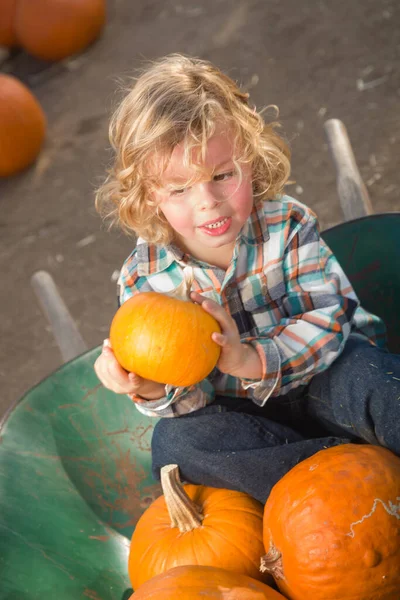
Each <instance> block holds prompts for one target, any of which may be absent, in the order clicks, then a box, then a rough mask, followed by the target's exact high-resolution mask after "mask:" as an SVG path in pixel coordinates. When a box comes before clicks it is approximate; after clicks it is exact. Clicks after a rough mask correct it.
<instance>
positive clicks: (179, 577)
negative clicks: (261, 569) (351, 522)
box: [129, 565, 311, 600]
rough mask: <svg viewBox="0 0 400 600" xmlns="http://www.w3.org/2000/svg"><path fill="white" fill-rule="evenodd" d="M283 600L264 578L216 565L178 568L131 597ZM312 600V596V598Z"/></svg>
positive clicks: (142, 599) (143, 599)
mask: <svg viewBox="0 0 400 600" xmlns="http://www.w3.org/2000/svg"><path fill="white" fill-rule="evenodd" d="M206 599H207V600H213V599H214V600H284V598H283V596H282V595H281V594H279V592H276V591H275V590H273V589H272V588H270V587H268V586H267V585H265V584H264V583H261V581H257V580H255V579H253V578H252V577H247V576H246V575H241V574H240V573H233V572H232V571H227V570H225V569H218V568H215V567H201V566H193V565H191V566H185V567H175V568H174V569H170V570H169V571H167V572H166V573H163V574H161V575H157V577H153V579H151V580H150V581H147V582H146V583H144V584H143V585H142V586H141V587H140V588H139V590H138V591H137V592H135V593H134V594H132V596H131V597H130V599H129V600H206ZM310 600H311V599H310Z"/></svg>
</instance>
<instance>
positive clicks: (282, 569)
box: [261, 444, 400, 600]
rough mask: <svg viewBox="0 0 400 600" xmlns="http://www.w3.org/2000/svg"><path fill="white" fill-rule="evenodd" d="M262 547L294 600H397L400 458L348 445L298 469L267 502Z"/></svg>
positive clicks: (267, 563)
mask: <svg viewBox="0 0 400 600" xmlns="http://www.w3.org/2000/svg"><path fill="white" fill-rule="evenodd" d="M264 545H265V549H266V550H267V551H268V552H267V554H266V555H265V556H264V557H263V559H262V567H261V568H262V569H264V570H266V571H268V572H270V573H271V574H272V575H273V576H274V577H275V580H276V582H277V584H278V586H279V589H280V590H281V592H282V593H283V594H284V595H285V596H287V597H288V598H289V599H290V600H310V599H312V600H339V599H340V600H398V599H399V598H400V458H398V457H396V456H395V455H394V454H393V453H391V452H390V451H389V450H386V449H385V448H380V447H378V446H369V445H355V444H344V445H342V446H335V447H334V448H329V449H326V450H321V451H320V452H318V453H317V454H315V455H314V456H312V457H311V458H308V459H307V460H304V461H303V462H301V463H299V464H298V465H297V466H296V467H294V468H293V469H292V470H291V471H289V473H287V474H286V475H285V476H284V477H283V478H282V479H281V480H280V481H279V482H278V483H277V484H276V485H275V486H274V488H273V489H272V492H271V494H270V496H269V498H268V500H267V502H266V505H265V512H264Z"/></svg>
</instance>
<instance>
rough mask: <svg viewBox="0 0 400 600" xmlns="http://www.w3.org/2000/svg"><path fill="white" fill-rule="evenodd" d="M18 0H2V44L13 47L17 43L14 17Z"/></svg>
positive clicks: (0, 43)
mask: <svg viewBox="0 0 400 600" xmlns="http://www.w3.org/2000/svg"><path fill="white" fill-rule="evenodd" d="M16 5H17V0H0V46H6V47H7V48H13V47H14V46H16V45H17V37H16V35H15V27H14V18H15V7H16Z"/></svg>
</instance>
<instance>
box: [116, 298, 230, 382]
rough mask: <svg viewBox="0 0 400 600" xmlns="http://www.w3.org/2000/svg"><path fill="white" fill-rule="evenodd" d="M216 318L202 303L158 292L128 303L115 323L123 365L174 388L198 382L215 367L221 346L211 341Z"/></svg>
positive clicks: (118, 348) (118, 312) (217, 328)
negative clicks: (207, 311) (200, 304)
mask: <svg viewBox="0 0 400 600" xmlns="http://www.w3.org/2000/svg"><path fill="white" fill-rule="evenodd" d="M215 331H217V332H220V331H221V329H220V326H219V324H218V323H217V321H216V320H215V319H214V317H212V316H211V315H209V314H208V313H206V312H205V310H204V309H203V308H201V306H199V305H198V304H194V303H193V302H190V301H185V300H178V299H177V298H171V297H169V296H165V295H164V294H158V293H156V292H140V293H139V294H136V295H135V296H133V297H132V298H129V299H128V300H127V301H126V302H124V303H123V304H122V305H121V306H120V308H119V309H118V311H117V312H116V314H115V316H114V319H113V320H112V323H111V329H110V341H111V346H112V349H113V351H114V354H115V356H116V358H117V360H118V362H119V363H120V365H121V366H122V367H123V368H124V369H126V370H127V371H130V372H133V373H136V374H137V375H140V376H141V377H144V378H145V379H150V380H152V381H157V382H158V383H169V384H171V385H176V386H189V385H193V384H195V383H198V382H199V381H201V380H202V379H204V378H205V377H207V375H208V374H209V373H210V372H211V371H212V369H213V368H214V367H215V365H216V363H217V361H218V358H219V355H220V347H219V346H218V344H216V343H215V342H214V341H213V340H212V339H211V334H212V333H213V332H215Z"/></svg>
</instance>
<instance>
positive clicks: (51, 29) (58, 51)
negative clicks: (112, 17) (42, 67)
mask: <svg viewBox="0 0 400 600" xmlns="http://www.w3.org/2000/svg"><path fill="white" fill-rule="evenodd" d="M105 18H106V8H105V0H18V4H17V8H16V13H15V31H16V35H17V38H18V41H19V43H20V45H21V46H22V47H23V48H24V49H25V50H26V51H27V52H29V53H30V54H32V56H35V57H36V58H41V59H43V60H49V61H56V60H62V59H63V58H66V57H68V56H71V55H73V54H76V53H78V52H81V51H82V50H84V49H85V48H86V47H87V46H88V45H89V44H91V43H92V42H93V41H94V40H95V39H96V38H97V37H98V35H99V34H100V32H101V30H102V29H103V26H104V23H105Z"/></svg>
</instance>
